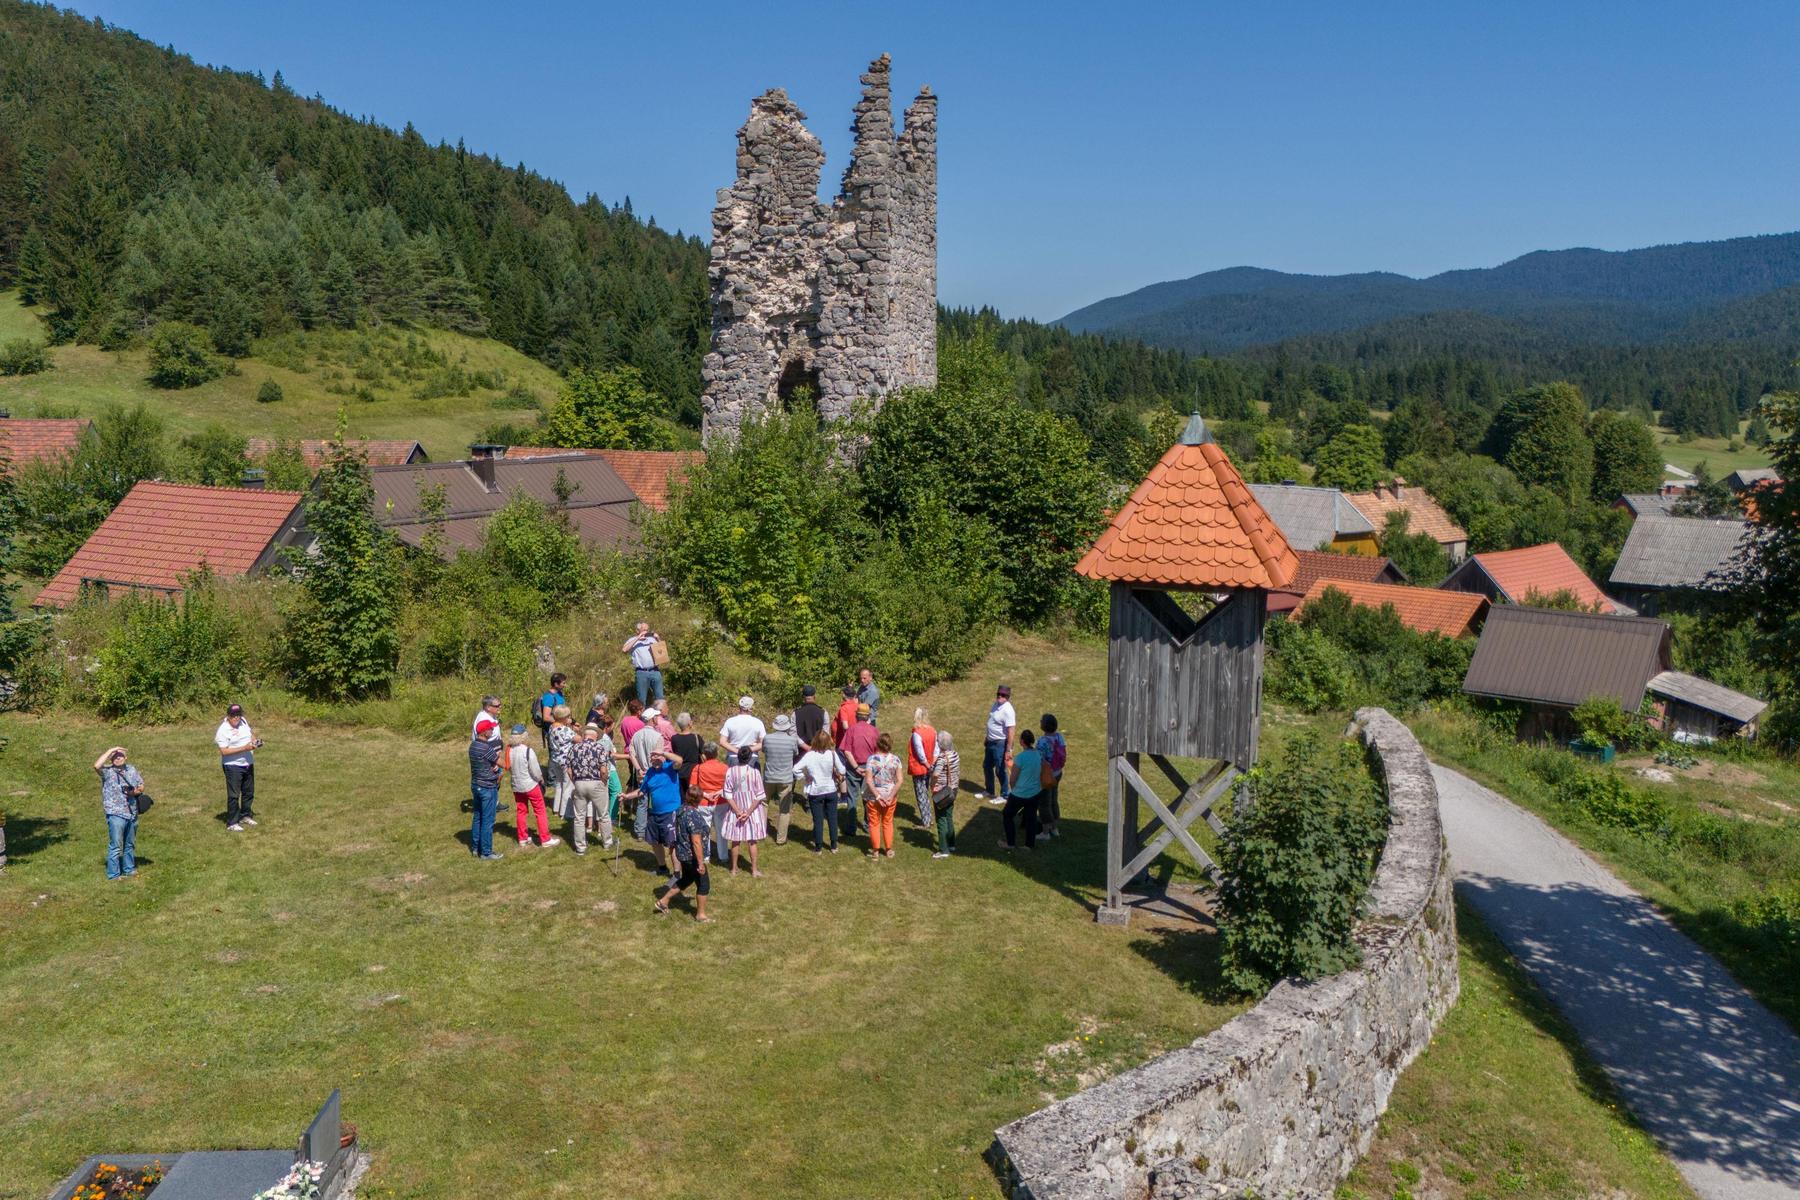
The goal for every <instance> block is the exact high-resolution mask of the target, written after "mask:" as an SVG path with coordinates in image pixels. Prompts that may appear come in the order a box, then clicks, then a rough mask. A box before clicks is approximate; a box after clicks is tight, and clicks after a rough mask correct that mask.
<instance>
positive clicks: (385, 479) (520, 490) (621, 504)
mask: <svg viewBox="0 0 1800 1200" xmlns="http://www.w3.org/2000/svg"><path fill="white" fill-rule="evenodd" d="M493 469H494V482H495V488H494V490H493V491H489V490H488V488H487V486H486V485H485V484H484V483H483V482H482V481H481V477H480V476H479V475H477V474H476V473H475V468H474V467H473V465H472V464H470V463H469V462H467V461H462V460H458V461H453V462H442V463H412V464H409V465H406V466H394V467H374V468H371V469H370V471H369V481H370V484H371V485H372V486H373V488H374V491H375V518H376V520H378V521H379V522H380V523H381V524H382V525H384V526H386V527H388V528H389V529H392V530H393V531H394V534H395V536H397V537H399V538H400V540H401V541H403V542H406V543H407V544H409V545H415V546H416V545H418V544H419V542H420V541H421V540H422V539H423V538H424V536H425V533H426V531H427V526H428V523H427V521H426V520H425V513H424V510H423V506H422V503H421V497H422V496H423V495H424V493H425V492H426V490H427V489H430V488H433V487H436V486H438V485H440V484H441V485H443V488H444V507H445V514H444V540H445V542H446V543H447V545H446V547H445V549H446V550H447V551H450V552H454V551H456V550H463V549H472V548H474V547H477V546H479V545H480V544H481V541H482V537H483V535H484V534H485V533H486V530H487V522H488V518H490V517H492V516H493V515H494V514H495V513H497V512H499V511H500V509H502V508H504V507H505V506H506V503H507V501H509V500H511V499H512V498H513V497H514V496H517V495H526V496H530V497H532V498H533V499H535V500H538V501H540V502H541V503H543V504H545V505H548V506H551V507H555V508H561V509H563V510H564V511H565V512H566V513H567V515H568V518H569V522H570V524H571V525H572V526H573V527H574V529H575V532H576V533H577V534H579V535H580V536H581V539H582V540H583V541H584V542H586V543H588V544H589V545H595V546H621V547H628V546H631V545H634V544H636V542H637V529H636V526H635V525H634V524H633V523H632V519H631V510H632V506H633V505H634V504H636V503H638V500H639V498H638V495H637V493H636V492H634V491H632V489H631V487H630V485H628V484H627V483H626V482H625V481H624V480H623V479H621V478H620V477H619V473H618V472H617V471H615V470H613V469H612V467H611V466H610V465H608V464H607V462H606V460H605V459H601V458H596V457H593V456H592V455H587V454H569V455H560V456H555V457H547V458H528V459H512V460H509V459H497V460H495V461H494V463H493ZM559 473H560V474H561V475H562V477H563V479H564V481H565V482H566V483H567V484H568V486H569V487H570V488H572V489H573V490H572V494H571V495H570V497H569V502H568V503H567V504H566V505H564V504H562V503H561V502H560V501H559V500H558V498H557V495H556V489H557V475H558V474H559Z"/></svg>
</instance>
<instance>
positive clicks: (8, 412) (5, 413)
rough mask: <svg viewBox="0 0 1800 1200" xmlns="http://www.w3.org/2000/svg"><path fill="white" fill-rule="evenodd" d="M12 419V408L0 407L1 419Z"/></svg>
mask: <svg viewBox="0 0 1800 1200" xmlns="http://www.w3.org/2000/svg"><path fill="white" fill-rule="evenodd" d="M10 420H12V409H10V408H0V421H10Z"/></svg>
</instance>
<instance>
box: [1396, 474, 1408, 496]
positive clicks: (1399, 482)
mask: <svg viewBox="0 0 1800 1200" xmlns="http://www.w3.org/2000/svg"><path fill="white" fill-rule="evenodd" d="M1393 488H1394V499H1396V500H1404V499H1406V480H1404V479H1402V478H1400V477H1399V476H1398V475H1396V476H1394V484H1393Z"/></svg>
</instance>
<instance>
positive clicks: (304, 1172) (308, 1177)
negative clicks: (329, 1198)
mask: <svg viewBox="0 0 1800 1200" xmlns="http://www.w3.org/2000/svg"><path fill="white" fill-rule="evenodd" d="M324 1174H325V1164H324V1163H319V1162H297V1163H295V1164H294V1166H293V1169H292V1170H290V1171H289V1172H288V1173H287V1174H286V1175H284V1176H282V1177H281V1182H280V1183H278V1184H276V1185H275V1186H274V1187H272V1188H265V1189H264V1190H262V1191H260V1192H258V1193H256V1195H254V1196H252V1197H251V1198H250V1200H316V1198H317V1196H318V1194H319V1179H320V1177H322V1176H323V1175H324Z"/></svg>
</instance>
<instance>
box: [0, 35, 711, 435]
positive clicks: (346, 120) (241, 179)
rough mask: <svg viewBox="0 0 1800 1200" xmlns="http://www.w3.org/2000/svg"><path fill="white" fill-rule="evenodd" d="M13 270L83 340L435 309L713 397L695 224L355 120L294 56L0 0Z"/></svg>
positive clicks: (461, 324)
mask: <svg viewBox="0 0 1800 1200" xmlns="http://www.w3.org/2000/svg"><path fill="white" fill-rule="evenodd" d="M625 182H626V181H623V180H621V181H620V191H621V192H623V191H624V184H625ZM15 285H16V286H18V287H19V288H20V291H21V293H22V295H24V297H25V298H27V299H28V300H38V301H41V302H42V303H44V304H45V305H46V306H47V307H48V308H49V310H50V311H51V313H52V318H51V319H52V330H53V332H54V333H55V334H56V335H58V336H61V337H65V338H75V339H79V340H84V341H98V342H100V343H101V344H103V345H104V344H107V343H108V342H109V341H112V342H122V341H128V340H130V339H133V338H136V337H140V336H142V334H143V333H144V332H145V331H146V330H148V329H149V328H150V326H152V325H153V324H154V323H156V322H157V321H160V320H167V319H179V320H185V321H191V322H193V323H195V324H198V325H202V326H205V327H206V328H207V329H209V330H210V331H211V332H212V333H213V336H214V338H215V340H216V341H218V343H219V348H220V349H221V350H222V351H224V352H226V353H231V352H233V351H234V350H236V351H237V352H240V353H241V352H242V348H243V347H245V346H247V344H248V339H249V338H251V337H254V336H258V335H261V334H264V333H268V332H276V331H279V330H281V329H285V328H292V327H296V326H303V325H313V324H317V323H332V324H337V325H342V326H346V327H347V326H350V325H354V324H356V323H358V322H359V321H364V320H369V319H402V320H422V321H427V322H429V323H432V324H438V325H442V326H445V327H447V328H451V329H458V330H463V331H467V332H481V333H486V334H487V335H488V336H491V337H494V338H497V339H499V340H500V341H503V342H506V343H508V344H509V345H512V346H515V347H517V348H518V349H520V350H522V351H524V352H525V353H527V354H529V355H532V356H533V357H536V358H539V359H542V360H543V361H545V362H547V363H550V364H551V365H553V366H559V367H560V366H565V365H569V364H583V365H588V364H593V365H618V364H629V365H632V366H636V367H637V368H639V369H640V370H641V371H642V372H643V374H644V377H645V381H646V383H647V384H648V385H649V386H650V388H651V389H652V390H653V391H655V392H657V393H659V394H661V395H662V396H664V397H667V398H668V399H669V400H670V401H671V402H672V405H673V406H674V407H675V409H676V412H675V414H673V415H678V416H687V417H689V418H690V419H697V416H698V394H699V362H700V357H701V355H702V354H703V353H704V350H705V342H706V337H707V327H708V316H707V301H706V249H705V246H704V244H703V243H702V242H701V241H700V240H699V239H698V238H693V237H681V236H679V235H673V234H670V233H667V232H665V231H663V230H660V229H658V228H656V226H655V224H654V223H653V222H649V223H647V222H644V221H640V220H638V219H637V218H636V217H635V216H634V215H633V214H632V212H631V210H630V207H629V203H628V202H627V203H625V204H618V205H611V206H609V205H608V204H606V203H603V202H602V201H600V200H599V199H596V198H595V197H593V196H588V197H587V198H586V199H585V200H583V201H581V202H579V203H577V202H576V201H575V200H574V199H572V198H571V197H570V196H569V194H568V192H567V191H566V190H565V189H564V188H563V187H562V185H560V184H558V183H556V182H554V181H552V180H549V179H545V178H544V177H542V176H541V175H538V174H536V173H534V172H532V171H529V170H527V169H526V168H525V167H524V165H523V164H519V165H516V166H510V167H509V166H507V165H506V164H504V163H503V162H500V161H498V160H497V159H495V158H492V157H489V156H487V155H484V154H477V153H472V152H470V151H468V150H466V149H465V148H464V147H463V146H461V145H460V144H459V145H457V146H454V147H453V146H447V145H442V144H440V145H436V146H433V145H429V144H427V143H426V142H425V140H424V139H423V138H421V137H420V136H419V134H418V132H417V131H416V130H414V129H413V128H412V127H411V126H410V125H408V126H407V127H406V128H405V129H404V130H402V131H400V132H395V131H393V130H391V129H387V128H385V127H383V126H380V125H377V124H374V123H373V122H370V121H361V120H356V119H354V118H351V117H349V116H346V115H345V114H343V113H340V112H337V111H335V110H333V109H331V108H330V107H328V106H327V105H326V104H325V103H324V102H323V101H322V100H320V99H318V98H316V97H315V98H313V99H307V98H304V97H301V96H298V95H296V94H294V93H293V92H292V91H291V90H290V89H288V88H287V87H286V86H285V85H284V84H283V82H282V79H281V76H280V74H279V73H277V74H276V75H275V77H274V78H273V80H270V81H267V82H265V81H264V80H263V79H262V77H261V76H260V75H257V74H246V73H243V72H237V71H229V70H220V69H215V68H211V67H203V66H200V65H197V64H196V63H194V62H193V61H192V60H191V59H190V58H188V57H187V56H185V55H182V54H179V53H177V52H175V51H174V50H173V49H164V48H162V47H158V46H156V45H154V44H152V43H150V42H148V41H145V40H144V39H142V38H139V37H137V36H136V35H134V34H131V33H129V32H126V31H124V30H121V29H117V28H113V27H109V26H107V25H105V24H104V23H102V22H99V21H88V20H85V19H83V18H81V17H79V16H77V15H74V14H71V13H63V12H60V11H58V10H56V9H54V8H50V7H42V6H38V5H34V4H25V3H19V2H18V0H0V287H9V286H15Z"/></svg>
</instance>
